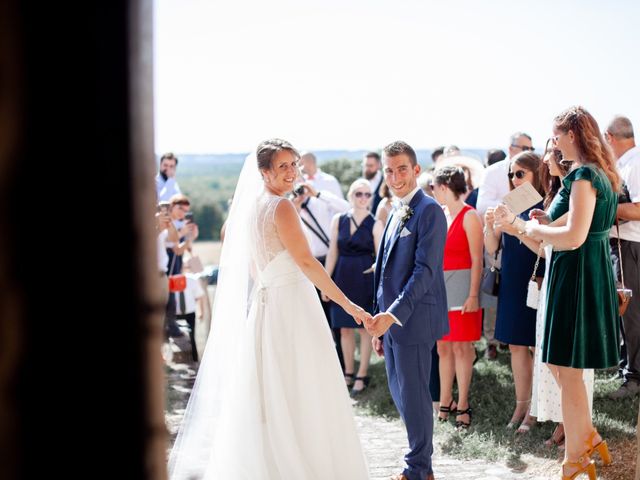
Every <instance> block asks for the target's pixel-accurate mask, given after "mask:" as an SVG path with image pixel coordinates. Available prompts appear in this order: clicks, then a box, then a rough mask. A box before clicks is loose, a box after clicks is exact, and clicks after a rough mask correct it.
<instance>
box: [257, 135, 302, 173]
mask: <svg viewBox="0 0 640 480" xmlns="http://www.w3.org/2000/svg"><path fill="white" fill-rule="evenodd" d="M283 150H286V151H289V152H291V153H292V154H293V156H294V157H296V159H299V158H300V154H299V153H298V151H297V150H296V149H295V148H293V145H291V144H290V143H289V142H287V141H286V140H282V139H280V138H270V139H269V140H265V141H264V142H261V143H260V145H258V149H257V150H256V157H257V159H258V168H259V169H260V170H269V169H271V161H272V160H273V157H275V155H276V154H277V153H278V152H281V151H283Z"/></svg>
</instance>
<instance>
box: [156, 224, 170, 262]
mask: <svg viewBox="0 0 640 480" xmlns="http://www.w3.org/2000/svg"><path fill="white" fill-rule="evenodd" d="M168 236H169V230H167V229H166V228H165V229H164V230H162V231H161V232H160V233H159V234H158V237H157V242H158V270H159V271H160V272H166V271H167V268H168V266H169V255H167V249H166V247H165V242H166V241H167V237H168Z"/></svg>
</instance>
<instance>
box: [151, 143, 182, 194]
mask: <svg viewBox="0 0 640 480" xmlns="http://www.w3.org/2000/svg"><path fill="white" fill-rule="evenodd" d="M177 169H178V157H176V156H175V155H174V154H173V153H165V154H164V155H162V157H160V169H159V172H158V174H157V175H156V194H157V196H158V201H159V202H160V201H163V200H166V201H168V200H170V199H171V197H172V196H173V195H176V194H178V193H182V192H181V191H180V186H179V185H178V182H176V171H177Z"/></svg>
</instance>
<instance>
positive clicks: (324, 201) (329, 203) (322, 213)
mask: <svg viewBox="0 0 640 480" xmlns="http://www.w3.org/2000/svg"><path fill="white" fill-rule="evenodd" d="M299 166H300V173H301V175H302V180H303V182H302V183H300V184H298V186H297V188H296V190H298V192H297V193H296V195H295V197H294V199H293V204H294V206H295V207H296V209H297V210H298V213H299V214H300V219H301V220H302V224H303V227H302V228H303V230H304V232H305V235H306V236H307V240H308V241H309V244H310V245H311V253H313V256H314V257H315V258H316V260H318V261H319V262H320V263H322V264H323V265H324V263H325V261H326V259H327V252H328V251H329V228H330V227H331V220H332V219H333V217H334V215H336V214H337V213H344V212H346V211H347V210H348V209H349V202H347V201H346V200H345V199H344V197H343V195H342V188H341V187H340V183H339V182H338V180H337V179H336V177H334V176H333V175H330V174H328V173H326V172H323V171H322V170H321V169H320V167H318V160H317V159H316V156H315V155H314V154H313V153H311V152H305V153H303V154H302V155H301V156H300V162H299ZM317 293H318V297H320V296H321V292H320V291H319V290H317ZM320 303H321V304H322V308H323V310H324V313H325V315H326V317H327V323H329V324H331V315H330V313H329V304H328V303H326V302H320ZM332 335H333V339H334V342H335V345H336V354H337V355H338V359H339V360H340V365H342V367H343V368H344V359H343V356H342V346H341V342H340V329H339V328H334V329H332Z"/></svg>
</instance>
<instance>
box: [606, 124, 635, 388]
mask: <svg viewBox="0 0 640 480" xmlns="http://www.w3.org/2000/svg"><path fill="white" fill-rule="evenodd" d="M604 136H605V140H606V141H607V142H608V143H609V145H610V146H611V149H612V150H613V153H614V155H615V156H616V158H617V159H618V162H617V166H618V170H619V171H620V176H621V177H622V180H623V182H624V184H625V185H626V187H627V189H628V191H629V198H628V201H627V202H625V203H620V204H618V218H619V221H620V222H621V223H620V250H621V253H622V259H621V261H622V270H623V273H624V283H625V287H626V288H630V289H631V291H632V292H633V296H632V297H631V302H630V303H629V306H628V307H627V311H626V312H625V314H624V315H623V316H622V328H621V333H622V352H621V362H620V368H621V374H622V376H623V379H624V383H623V384H622V386H621V387H620V388H619V389H618V390H616V391H615V392H613V393H612V394H611V398H613V399H619V398H624V397H629V396H633V395H637V394H638V393H639V392H640V261H639V260H638V259H640V148H639V147H637V146H636V143H635V139H634V135H633V125H632V124H631V121H630V120H629V119H628V118H626V117H622V116H616V117H614V119H613V120H612V121H611V123H610V124H609V126H608V127H607V130H606V131H605V135H604ZM611 236H612V237H614V238H612V241H611V246H612V251H613V253H614V256H615V257H618V256H619V255H618V240H617V237H618V233H617V229H616V227H615V226H614V227H613V228H612V229H611ZM618 262H620V259H618Z"/></svg>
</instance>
